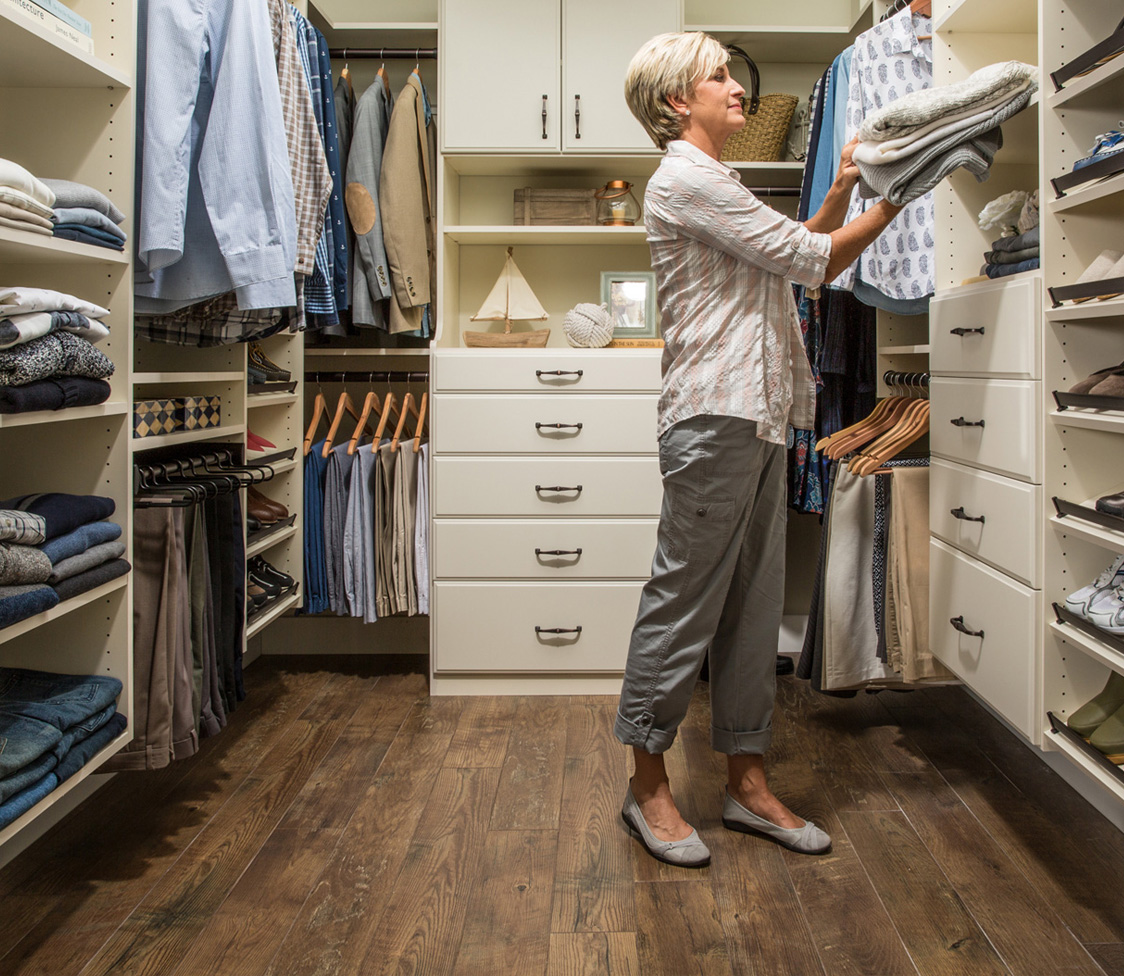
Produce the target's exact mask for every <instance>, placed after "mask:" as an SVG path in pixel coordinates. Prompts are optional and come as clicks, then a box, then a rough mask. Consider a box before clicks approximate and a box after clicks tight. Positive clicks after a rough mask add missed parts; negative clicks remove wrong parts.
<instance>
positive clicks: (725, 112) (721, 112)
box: [687, 64, 745, 145]
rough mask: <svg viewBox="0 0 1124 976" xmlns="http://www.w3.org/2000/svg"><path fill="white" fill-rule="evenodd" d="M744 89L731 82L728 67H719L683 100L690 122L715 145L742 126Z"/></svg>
mask: <svg viewBox="0 0 1124 976" xmlns="http://www.w3.org/2000/svg"><path fill="white" fill-rule="evenodd" d="M744 94H745V89H744V88H742V86H741V85H739V84H738V83H737V81H735V80H734V78H733V76H732V75H731V74H730V70H729V66H728V65H725V64H723V65H719V67H718V68H717V69H716V70H714V71H712V72H711V73H710V74H709V75H707V76H706V77H704V78H702V79H701V80H700V81H699V82H698V84H697V85H695V90H694V93H693V94H692V95H691V97H690V98H688V99H687V107H688V108H689V109H690V110H691V118H690V122H691V124H692V125H694V126H698V127H699V128H700V129H702V130H703V131H705V132H706V134H707V135H708V136H710V137H711V138H712V139H714V140H715V141H716V142H717V143H718V144H719V145H721V144H722V143H724V142H725V141H726V140H727V139H728V138H729V137H730V136H731V135H732V134H733V133H735V132H737V131H738V130H739V129H741V128H742V127H743V126H744V125H745V115H744V114H743V112H742V102H741V99H742V95H744Z"/></svg>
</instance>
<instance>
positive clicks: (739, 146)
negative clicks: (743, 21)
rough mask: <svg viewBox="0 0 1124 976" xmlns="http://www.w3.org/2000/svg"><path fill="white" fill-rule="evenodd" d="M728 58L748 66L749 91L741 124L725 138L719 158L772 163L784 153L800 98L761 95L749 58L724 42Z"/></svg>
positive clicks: (751, 61)
mask: <svg viewBox="0 0 1124 976" xmlns="http://www.w3.org/2000/svg"><path fill="white" fill-rule="evenodd" d="M728 50H729V52H730V55H731V57H732V58H740V59H741V60H743V61H745V63H746V64H747V65H748V66H749V80H750V87H749V92H750V94H749V95H748V96H747V97H746V103H747V105H746V116H745V127H744V128H743V129H742V130H741V131H739V132H735V133H734V134H733V135H732V136H730V138H729V139H727V140H726V145H725V147H724V148H723V149H722V158H723V159H724V160H727V161H729V162H741V163H775V162H778V161H779V160H780V159H781V158H782V157H783V156H784V146H785V140H786V139H787V138H788V128H789V126H790V125H792V114H793V112H795V111H796V106H797V104H798V103H799V101H800V99H799V98H797V97H796V96H795V95H783V94H779V93H777V94H773V95H761V94H759V91H760V88H761V79H760V75H759V74H758V71H757V65H756V64H754V63H753V58H751V57H750V56H749V55H748V54H746V53H745V51H743V50H742V49H741V48H740V47H737V46H735V45H733V44H731V45H729V46H728Z"/></svg>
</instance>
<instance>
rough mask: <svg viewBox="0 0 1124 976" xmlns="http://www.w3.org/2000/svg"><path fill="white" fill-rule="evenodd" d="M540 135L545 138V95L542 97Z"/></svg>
mask: <svg viewBox="0 0 1124 976" xmlns="http://www.w3.org/2000/svg"><path fill="white" fill-rule="evenodd" d="M542 137H543V138H544V139H545V138H546V96H545V95H543V97H542Z"/></svg>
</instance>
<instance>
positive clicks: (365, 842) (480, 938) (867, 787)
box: [0, 657, 1124, 976]
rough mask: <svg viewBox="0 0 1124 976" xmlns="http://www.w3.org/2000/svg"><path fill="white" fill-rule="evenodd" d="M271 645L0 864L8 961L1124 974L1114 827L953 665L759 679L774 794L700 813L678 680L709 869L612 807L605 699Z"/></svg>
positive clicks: (220, 971)
mask: <svg viewBox="0 0 1124 976" xmlns="http://www.w3.org/2000/svg"><path fill="white" fill-rule="evenodd" d="M386 666H387V661H386V660H385V659H382V658H374V657H373V658H363V659H356V658H340V659H324V658H317V659H303V658H272V659H271V658H264V659H261V660H259V661H257V662H256V663H255V664H254V665H253V667H252V668H250V669H249V670H248V671H247V686H248V688H249V692H250V697H249V699H248V700H247V701H246V702H245V703H244V704H243V706H242V707H241V708H239V709H238V710H237V711H236V712H235V713H234V715H233V716H232V719H231V724H230V727H229V728H228V729H227V730H226V731H224V732H223V734H222V735H220V736H218V737H217V738H215V739H212V740H208V741H206V742H205V743H204V746H203V748H202V749H201V750H200V753H199V754H198V755H197V756H195V757H193V758H191V759H189V760H186V761H184V762H181V763H177V764H175V765H173V766H171V767H169V768H167V769H164V770H160V771H158V772H152V773H129V774H122V775H119V776H118V777H116V779H114V780H113V781H112V782H111V783H110V784H109V785H108V786H107V787H106V788H105V789H103V790H101V791H100V792H99V793H97V794H96V795H95V796H94V797H92V798H91V799H90V800H89V801H87V802H86V804H85V805H84V806H83V807H82V808H81V809H80V810H79V811H77V812H76V813H75V814H74V815H72V816H71V817H69V818H68V819H67V820H65V821H63V822H62V823H61V824H60V825H59V826H58V827H56V828H55V829H54V830H53V831H52V832H51V833H50V834H49V835H48V836H46V837H44V838H43V839H42V840H40V841H39V842H38V843H37V844H36V845H35V846H33V847H32V848H30V849H29V850H28V851H26V852H25V853H23V854H22V855H20V856H19V857H18V858H16V859H15V860H14V861H12V862H11V863H10V864H9V865H7V866H6V867H5V868H3V869H0V908H2V911H0V973H2V974H4V976H31V974H36V976H48V974H49V976H108V974H114V976H352V974H355V976H359V974H362V976H406V974H411V976H445V974H448V976H493V974H495V976H501V974H502V976H690V974H698V976H1124V835H1122V834H1121V833H1120V832H1119V831H1117V830H1116V829H1115V828H1113V827H1112V826H1111V825H1110V824H1108V823H1107V822H1106V821H1105V820H1104V819H1103V818H1101V817H1100V816H1099V815H1098V814H1097V813H1096V812H1095V811H1094V810H1093V809H1092V808H1091V807H1089V806H1088V805H1087V804H1086V803H1085V802H1084V801H1083V800H1082V799H1081V798H1080V797H1079V796H1078V795H1077V794H1076V793H1074V792H1073V791H1072V790H1071V789H1070V788H1069V787H1068V786H1066V785H1065V784H1064V783H1063V782H1062V781H1061V780H1060V779H1059V778H1058V777H1057V776H1056V775H1055V774H1054V773H1053V772H1051V771H1050V770H1049V768H1048V767H1047V766H1046V765H1045V764H1043V763H1041V762H1039V761H1038V760H1037V759H1035V758H1034V757H1033V755H1032V754H1031V753H1030V752H1029V750H1027V749H1026V748H1024V747H1023V746H1022V745H1021V744H1020V743H1018V742H1017V741H1016V740H1015V739H1014V738H1013V737H1012V736H1011V735H1010V734H1009V733H1008V732H1006V730H1004V729H1003V728H1002V727H1001V726H1000V725H999V724H998V723H997V722H995V721H994V720H993V719H992V718H991V717H990V716H989V715H988V714H987V713H986V712H985V711H983V710H982V709H981V708H979V707H978V706H977V705H976V704H975V703H974V702H973V701H972V700H971V698H970V697H969V696H968V695H967V694H965V693H964V692H963V691H962V690H960V689H957V688H932V689H926V690H923V691H918V692H914V693H912V694H908V695H904V694H897V693H889V692H884V693H882V694H879V695H860V696H859V697H857V698H855V699H852V700H837V699H830V698H825V697H823V696H819V695H816V694H815V693H813V692H812V691H810V689H809V688H808V686H807V684H806V683H804V682H800V681H797V680H796V679H794V678H784V679H781V680H780V681H779V682H778V707H777V712H776V717H775V725H774V743H773V748H772V750H771V752H770V755H769V763H770V770H771V776H772V781H773V784H774V788H775V789H776V791H777V792H778V793H779V794H780V795H781V796H782V797H783V798H784V799H785V800H786V802H788V803H789V805H790V806H791V807H792V808H793V809H795V810H796V811H797V812H798V813H800V814H802V815H805V816H807V817H810V818H811V819H814V820H815V821H816V822H817V823H819V824H820V826H822V827H824V829H826V830H827V831H829V832H830V833H831V834H832V836H833V838H834V841H835V844H834V848H833V850H832V852H831V853H830V854H828V855H825V856H822V857H804V856H800V855H797V854H793V853H792V852H789V851H786V850H783V849H782V848H780V847H778V846H776V845H774V844H772V843H770V842H768V841H766V840H763V839H760V838H755V837H749V836H746V835H743V834H735V833H732V832H729V831H726V830H724V829H723V828H722V825H721V819H720V817H721V798H722V789H723V780H724V763H723V761H722V758H721V757H718V756H716V755H715V754H714V753H713V752H711V750H710V747H709V737H708V714H707V705H706V694H707V688H706V685H705V684H700V685H699V687H698V689H697V690H696V694H695V697H694V700H693V702H692V705H691V710H690V712H689V714H688V716H687V720H686V721H685V722H684V724H683V727H682V729H681V730H680V735H679V737H678V739H677V741H676V745H675V747H674V748H673V750H672V751H671V752H670V753H669V754H668V768H669V771H670V776H671V780H672V787H673V789H674V790H675V791H676V792H677V795H678V796H679V797H680V800H681V806H682V808H683V809H684V811H685V812H686V813H687V814H688V816H689V818H690V819H692V821H693V822H694V823H695V824H696V825H697V826H698V828H699V830H700V833H701V834H702V836H703V838H704V840H706V842H707V843H708V844H709V845H710V846H711V850H712V852H713V861H712V864H711V865H710V867H709V868H706V869H703V870H701V871H690V870H687V869H682V868H674V867H670V866H668V865H664V864H660V863H658V862H656V861H654V860H652V859H651V858H649V857H647V855H645V854H644V852H643V851H642V850H641V848H640V847H639V846H638V844H637V842H636V841H634V840H632V839H630V838H629V836H628V834H627V832H626V831H625V829H624V827H623V825H622V824H621V821H620V801H621V797H622V794H623V790H624V788H625V783H626V782H627V777H628V772H629V769H628V753H627V751H626V750H625V749H624V748H623V747H621V746H620V745H619V744H618V743H617V742H616V740H615V739H614V738H613V735H612V720H613V715H614V710H615V700H614V699H612V698H601V697H571V698H567V697H536V698H530V697H528V698H473V699H469V698H464V699H457V698H433V699H431V698H429V697H428V695H427V690H426V682H425V679H424V677H423V676H422V675H419V674H379V673H377V671H376V669H377V668H380V667H381V668H386Z"/></svg>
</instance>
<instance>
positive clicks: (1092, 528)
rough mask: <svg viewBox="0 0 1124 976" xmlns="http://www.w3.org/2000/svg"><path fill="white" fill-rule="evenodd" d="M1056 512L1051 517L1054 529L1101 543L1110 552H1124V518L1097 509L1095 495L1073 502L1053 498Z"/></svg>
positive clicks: (1087, 540)
mask: <svg viewBox="0 0 1124 976" xmlns="http://www.w3.org/2000/svg"><path fill="white" fill-rule="evenodd" d="M1053 501H1054V510H1055V513H1056V514H1054V515H1053V516H1051V518H1050V522H1051V524H1052V525H1053V526H1054V528H1055V529H1058V530H1059V531H1062V532H1065V533H1066V534H1067V535H1073V536H1076V537H1077V538H1079V539H1084V540H1085V541H1086V542H1092V543H1093V544H1094V545H1098V546H1102V547H1104V548H1105V549H1108V550H1110V551H1111V552H1113V553H1121V552H1124V518H1118V517H1117V516H1114V515H1108V514H1106V513H1104V512H1098V511H1097V510H1096V508H1095V507H1094V506H1095V504H1096V499H1095V498H1094V499H1091V500H1090V501H1088V502H1086V503H1084V504H1076V503H1074V502H1069V501H1066V500H1065V499H1063V498H1054V500H1053Z"/></svg>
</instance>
